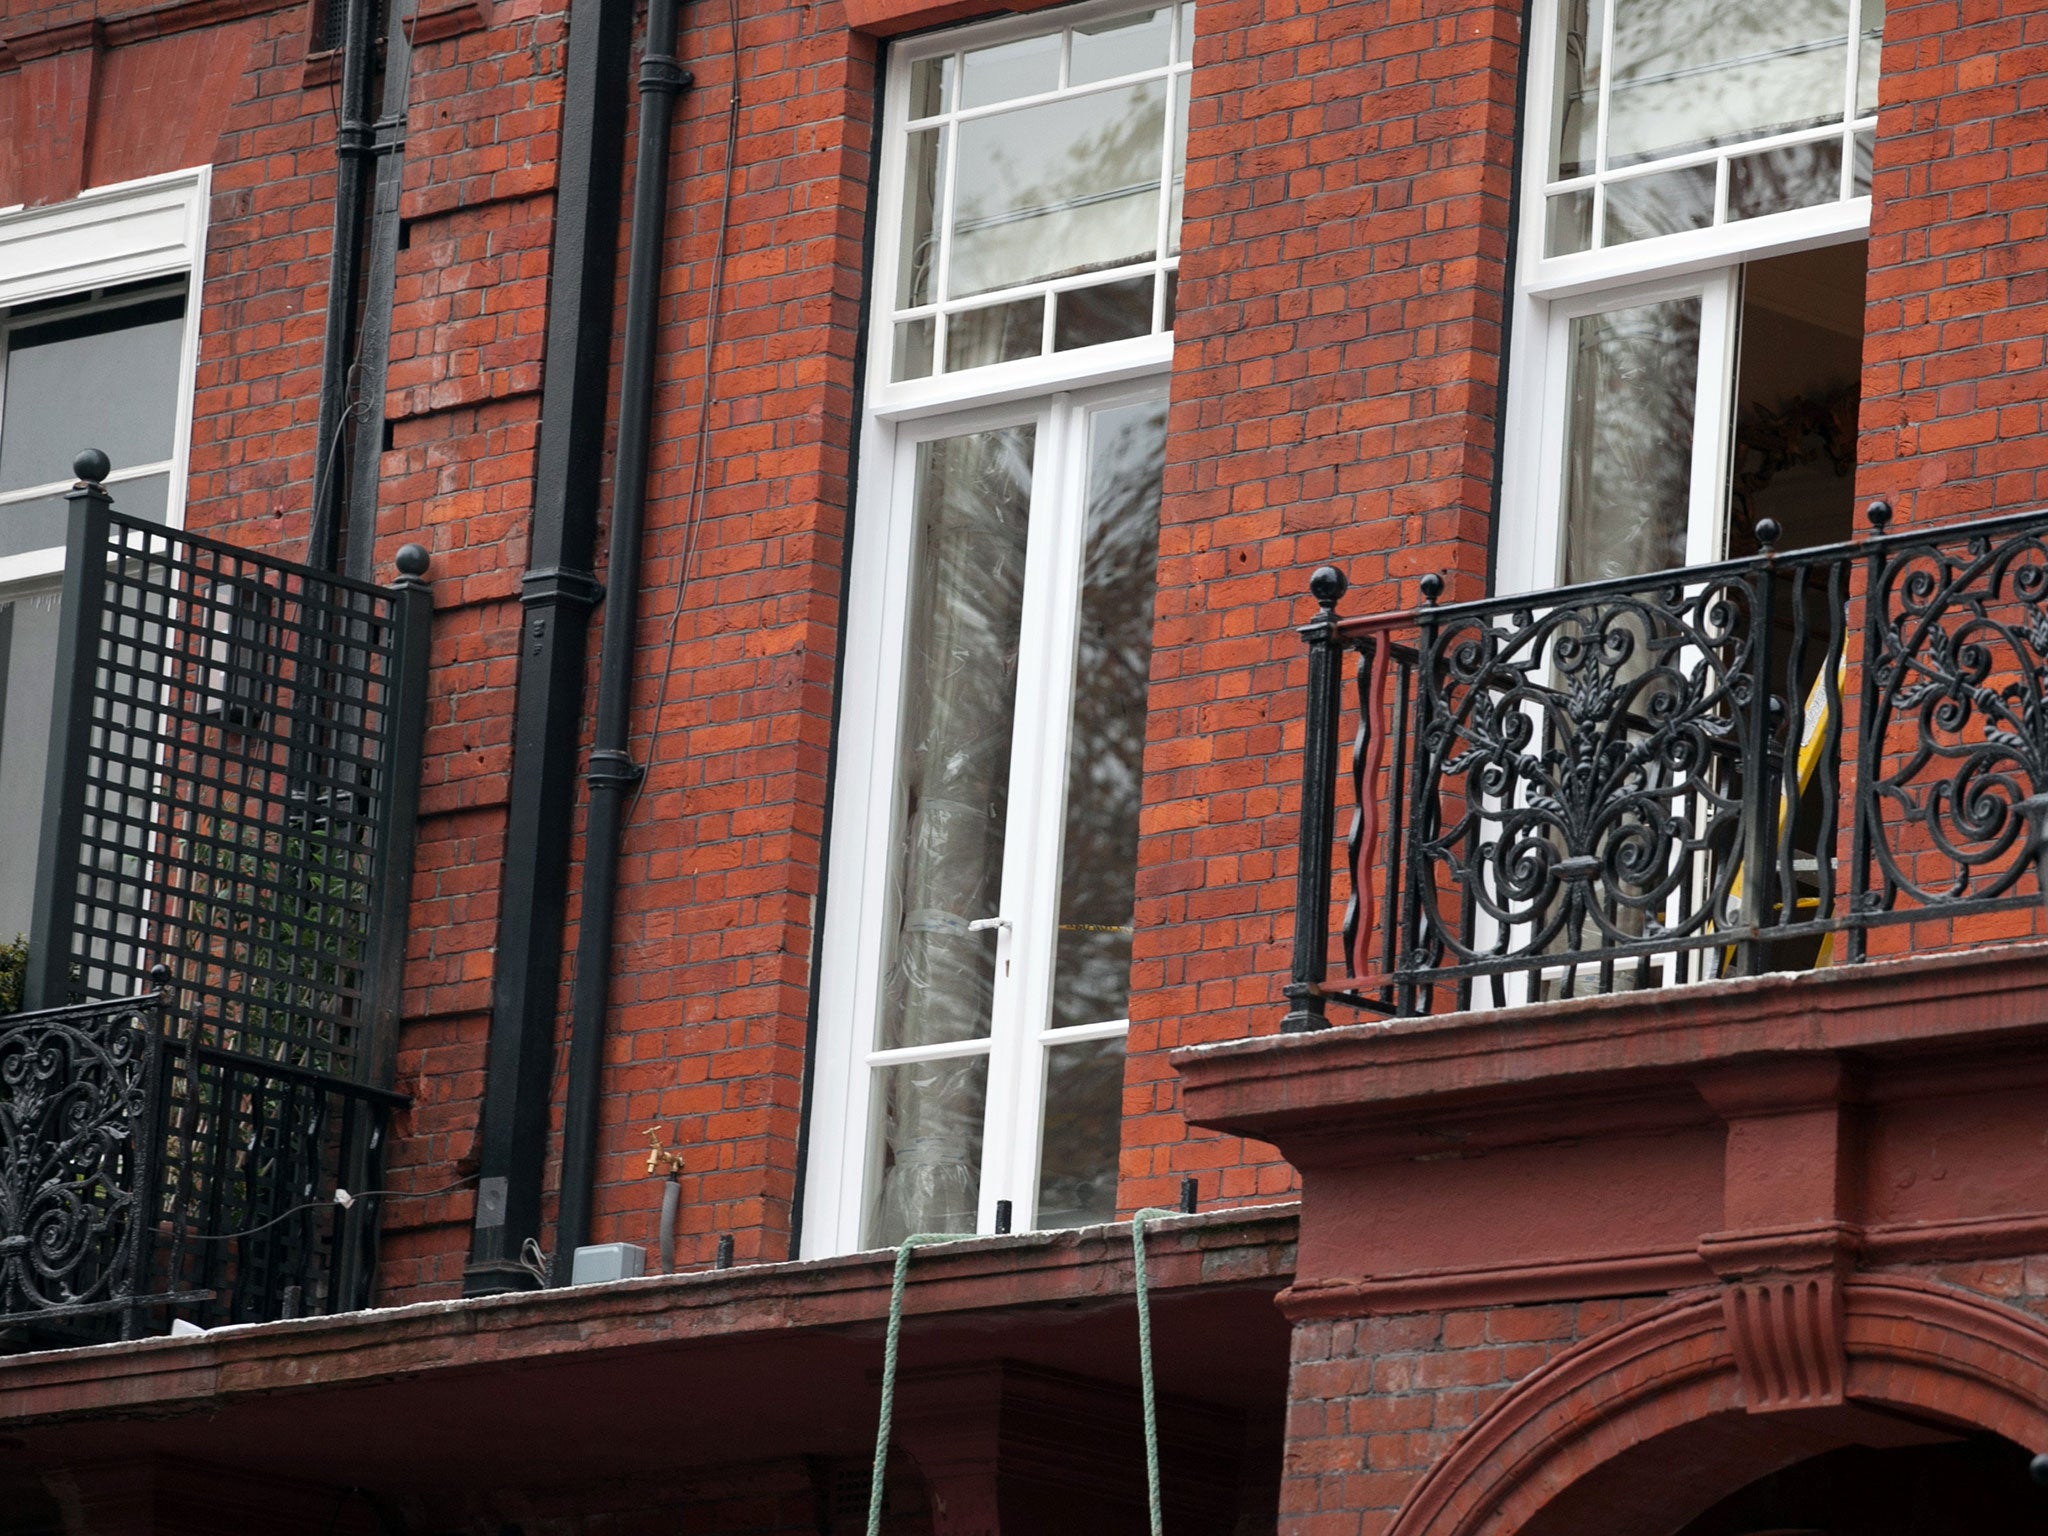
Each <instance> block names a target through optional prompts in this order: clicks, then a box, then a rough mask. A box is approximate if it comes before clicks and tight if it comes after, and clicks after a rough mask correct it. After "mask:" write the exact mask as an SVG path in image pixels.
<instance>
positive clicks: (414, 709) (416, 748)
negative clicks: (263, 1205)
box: [327, 544, 434, 1311]
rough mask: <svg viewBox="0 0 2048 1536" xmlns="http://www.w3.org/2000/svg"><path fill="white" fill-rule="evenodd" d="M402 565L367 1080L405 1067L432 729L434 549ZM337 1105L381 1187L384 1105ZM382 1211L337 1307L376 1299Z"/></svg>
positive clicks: (343, 1276)
mask: <svg viewBox="0 0 2048 1536" xmlns="http://www.w3.org/2000/svg"><path fill="white" fill-rule="evenodd" d="M396 564H397V566H398V576H397V579H396V580H394V581H393V582H392V583H391V589H390V590H391V607H392V612H391V626H392V645H391V662H390V671H389V673H387V674H386V676H385V679H384V708H385V711H386V714H387V722H386V734H385V754H384V761H383V763H382V765H381V768H382V772H383V780H384V782H383V786H382V788H383V793H382V795H381V796H379V801H380V812H381V814H380V816H379V818H378V824H377V858H378V866H379V867H378V879H377V885H376V887H375V889H374V890H373V892H372V897H371V899H372V905H373V910H374V913H375V916H374V917H373V919H372V922H373V924H374V926H373V927H372V929H371V931H370V943H369V954H368V955H367V956H366V957H365V958H366V959H367V961H368V965H367V967H366V976H365V982H366V985H365V986H364V989H363V1001H364V1004H365V1007H366V1011H367V1015H368V1016H367V1019H366V1021H365V1022H366V1023H367V1025H368V1030H367V1035H368V1049H367V1050H366V1051H365V1052H364V1054H363V1058H362V1059H361V1060H359V1061H358V1063H357V1078H358V1080H359V1081H368V1082H371V1083H375V1084H378V1085H380V1086H381V1085H384V1084H387V1083H389V1082H391V1081H392V1079H393V1077H395V1076H396V1074H397V1064H398V1025H399V1017H400V1015H401V1013H402V1012H403V1004H404V991H405V942H406V935H407V933H408V932H409V931H410V928H411V924H410V922H409V917H410V913H411V909H412V870H413V847H414V842H415V839H416V833H417V824H418V820H419V798H420V757H421V754H422V751H423V748H424V743H425V737H426V729H427V675H428V666H427V661H428V646H429V644H430V643H431V641H432V638H433V621H434V593H433V589H432V587H431V586H430V585H429V583H428V581H427V564H428V557H427V552H426V550H425V549H423V548H422V547H421V546H419V545H418V544H407V545H406V546H404V547H403V548H402V549H400V550H399V551H398V556H397V560H396ZM337 1113H338V1114H339V1116H340V1119H341V1124H342V1146H343V1148H344V1149H345V1156H344V1158H343V1160H342V1164H341V1166H340V1168H339V1169H338V1170H337V1171H338V1174H339V1177H340V1178H341V1180H342V1181H343V1183H344V1184H345V1186H346V1187H349V1188H352V1189H369V1188H373V1187H374V1186H375V1185H376V1184H378V1183H381V1182H382V1181H381V1179H380V1178H379V1177H378V1174H379V1171H380V1169H381V1167H382V1160H383V1140H384V1131H385V1123H384V1121H385V1117H384V1114H383V1112H382V1111H381V1110H379V1109H376V1108H375V1107H373V1106H371V1105H369V1104H367V1103H364V1102H361V1101H359V1100H357V1099H354V1098H344V1099H343V1100H342V1101H341V1103H340V1105H339V1106H338V1110H337ZM378 1214H379V1213H378V1209H377V1200H376V1198H375V1197H374V1196H373V1197H371V1198H369V1199H367V1200H364V1201H362V1202H360V1203H359V1204H357V1205H355V1206H353V1207H351V1208H349V1209H348V1210H346V1211H344V1212H342V1214H341V1218H340V1221H339V1223H338V1228H337V1241H336V1250H337V1251H336V1252H335V1254H334V1256H333V1262H334V1272H333V1274H332V1275H330V1276H329V1278H328V1286H327V1302H328V1309H329V1310H330V1311H339V1310H345V1309H348V1308H352V1307H356V1306H362V1305H367V1304H368V1298H369V1291H370V1281H371V1270H372V1269H373V1268H374V1266H375V1263H376V1235H377V1230H378V1225H379V1224H378Z"/></svg>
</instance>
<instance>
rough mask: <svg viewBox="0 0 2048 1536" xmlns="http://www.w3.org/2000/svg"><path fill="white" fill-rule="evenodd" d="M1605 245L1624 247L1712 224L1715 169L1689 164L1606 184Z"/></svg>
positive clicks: (1709, 166)
mask: <svg viewBox="0 0 2048 1536" xmlns="http://www.w3.org/2000/svg"><path fill="white" fill-rule="evenodd" d="M1603 222H1604V234H1603V239H1604V243H1606V244H1608V245H1623V244H1626V243H1627V242H1628V241H1630V240H1649V239H1654V238H1655V237H1656V236H1658V235H1672V234H1676V233H1678V231H1680V230H1682V229H1705V228H1706V227H1707V226H1708V225H1709V224H1711V223H1713V222H1714V168H1713V166H1711V165H1689V166H1686V167H1685V168H1684V169H1682V170H1676V171H1665V172H1663V173H1662V174H1660V175H1656V176H1632V177H1630V178H1629V179H1628V180H1626V181H1610V182H1609V183H1608V184H1607V212H1606V215H1605V217H1604V221H1603Z"/></svg>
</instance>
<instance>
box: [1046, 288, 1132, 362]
mask: <svg viewBox="0 0 2048 1536" xmlns="http://www.w3.org/2000/svg"><path fill="white" fill-rule="evenodd" d="M1056 303H1057V305H1058V308H1057V309H1055V311H1054V312H1053V322H1052V325H1053V330H1052V347H1053V350H1054V351H1055V352H1071V351H1073V349H1074V348H1076V347H1092V346H1095V345H1097V344H1099V343H1101V342H1105V341H1128V340H1129V339H1130V338H1131V337H1133V336H1149V335H1151V334H1152V274H1151V273H1150V272H1147V273H1146V274H1145V275H1144V276H1143V277H1127V278H1125V279H1124V280H1123V281H1122V282H1118V283H1097V284H1096V285H1095V286H1094V287H1093V288H1070V289H1068V290H1067V291H1066V292H1064V293H1062V294H1060V295H1058V296H1057V299H1056Z"/></svg>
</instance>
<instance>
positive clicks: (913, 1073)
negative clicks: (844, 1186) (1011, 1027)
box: [866, 1056, 988, 1248]
mask: <svg viewBox="0 0 2048 1536" xmlns="http://www.w3.org/2000/svg"><path fill="white" fill-rule="evenodd" d="M875 1094H876V1097H877V1098H878V1099H879V1100H880V1103H879V1104H878V1105H877V1108H878V1109H879V1110H880V1112H881V1116H880V1118H881V1124H882V1147H881V1157H882V1169H881V1177H880V1178H878V1179H876V1180H875V1181H873V1184H872V1186H871V1187H872V1188H873V1190H874V1196H873V1199H872V1202H871V1204H870V1206H869V1209H868V1216H867V1223H866V1225H867V1246H869V1247H872V1248H880V1247H886V1246H891V1245H894V1244H896V1243H900V1242H902V1241H903V1239H904V1238H906V1237H908V1236H909V1235H910V1234H911V1233H913V1232H972V1231H973V1230H974V1229H975V1227H976V1225H977V1222H976V1216H977V1214H978V1210H977V1207H978V1205H979V1202H980V1198H981V1124H982V1117H983V1114H984V1112H985V1109H986V1107H987V1103H988V1057H986V1056H950V1057H947V1058H945V1059H944V1060H941V1061H906V1062H898V1063H897V1064H895V1065H894V1066H887V1067H880V1068H877V1069H876V1071H875Z"/></svg>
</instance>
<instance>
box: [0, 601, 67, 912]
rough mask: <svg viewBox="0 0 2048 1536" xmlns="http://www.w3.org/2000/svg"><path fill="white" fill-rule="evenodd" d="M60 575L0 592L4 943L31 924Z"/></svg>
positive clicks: (0, 813) (0, 906) (54, 667)
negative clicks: (5, 843)
mask: <svg viewBox="0 0 2048 1536" xmlns="http://www.w3.org/2000/svg"><path fill="white" fill-rule="evenodd" d="M58 609H59V588H58V584H57V583H56V582H54V581H53V582H51V583H50V584H49V585H48V586H45V587H38V588H36V589H34V590H33V591H23V590H21V589H18V588H17V589H15V590H14V591H13V592H12V594H11V595H10V596H7V597H0V827H6V828H7V829H8V841H9V844H10V846H11V847H12V849H13V850H14V853H12V854H10V856H9V857H7V858H5V859H0V944H6V943H12V942H13V940H14V938H15V936H16V935H17V934H25V933H27V932H28V930H29V924H30V919H31V917H32V915H33V910H34V900H33V898H34V894H35V873H36V871H35V863H36V861H35V851H36V834H37V829H38V828H40V827H41V825H42V814H43V779H44V775H45V773H46V771H47V768H48V760H47V754H48V752H49V750H50V710H51V707H52V704H53V702H54V694H55V680H56V675H57V630H58V623H57V616H58Z"/></svg>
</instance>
